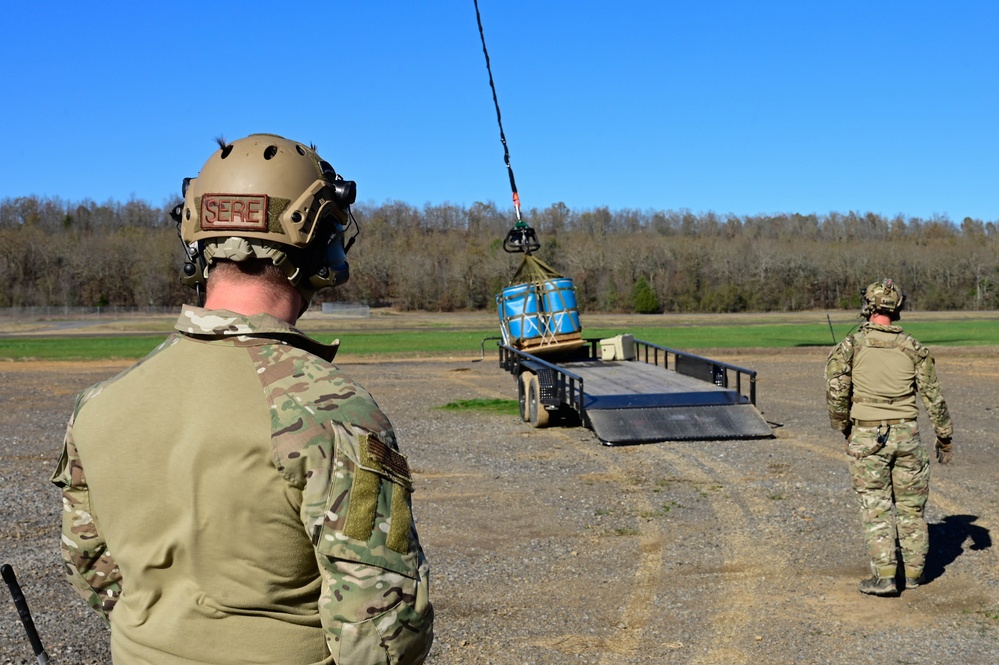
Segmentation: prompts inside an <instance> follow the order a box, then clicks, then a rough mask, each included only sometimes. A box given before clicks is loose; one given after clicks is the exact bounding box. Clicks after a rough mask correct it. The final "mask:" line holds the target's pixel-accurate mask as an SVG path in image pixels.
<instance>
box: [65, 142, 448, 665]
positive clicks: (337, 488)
mask: <svg viewBox="0 0 999 665" xmlns="http://www.w3.org/2000/svg"><path fill="white" fill-rule="evenodd" d="M219 144H220V145H219V149H218V150H217V151H215V153H214V154H213V155H212V156H211V157H210V158H209V160H208V161H207V162H206V163H205V165H204V167H202V169H201V172H200V174H199V175H198V177H197V178H195V179H188V180H185V181H184V188H183V193H184V204H183V206H179V207H178V208H177V209H175V211H174V214H175V218H176V220H177V222H178V225H179V227H180V228H179V230H180V235H181V238H182V239H183V241H184V247H185V251H186V252H187V258H188V262H187V263H186V265H185V268H184V279H185V283H188V284H189V285H192V286H194V285H198V286H201V285H204V286H205V287H206V297H205V303H204V307H190V306H185V307H184V308H183V310H182V311H181V313H180V317H179V319H178V321H177V324H176V331H175V332H174V333H173V334H172V335H171V336H170V337H168V338H167V340H166V341H165V342H163V344H161V345H160V346H159V347H158V348H156V349H155V350H153V351H152V352H151V353H150V354H149V355H148V356H146V357H145V358H144V359H143V360H142V361H140V362H139V363H138V364H136V365H134V366H132V367H131V368H129V369H127V370H125V371H124V372H122V373H121V374H119V375H118V376H116V377H114V378H112V379H109V380H108V381H104V382H102V383H99V384H97V385H96V386H94V387H92V388H90V389H89V390H87V391H85V392H83V393H82V394H81V395H80V397H79V398H78V399H77V402H76V408H75V409H74V412H73V416H72V418H71V419H70V423H69V427H68V430H67V432H66V439H65V450H64V452H63V456H62V459H61V461H60V463H59V465H58V468H57V469H56V472H55V474H54V475H53V478H52V480H53V481H54V482H55V483H56V484H57V485H58V486H60V487H61V488H62V489H63V531H62V554H63V559H64V560H65V562H66V569H67V572H68V574H69V580H70V582H71V583H72V584H73V586H74V587H76V589H77V591H78V592H79V593H80V594H81V595H82V596H83V597H84V598H85V599H86V600H87V602H88V603H89V604H90V606H91V607H92V608H93V609H94V610H96V611H97V612H98V613H99V614H100V615H101V616H102V617H104V618H105V620H107V621H108V622H109V624H110V626H111V657H112V659H113V660H114V662H115V663H120V664H126V665H127V664H133V663H143V664H145V665H191V664H194V663H212V664H213V665H247V664H249V663H261V664H265V663H267V664H274V665H277V664H281V665H317V664H320V663H321V664H323V665H333V664H336V665H351V664H354V665H415V664H417V663H422V662H423V660H424V659H425V658H426V656H427V652H428V651H429V649H430V645H431V641H432V639H433V616H434V614H433V608H432V606H431V604H430V601H429V595H428V594H429V586H428V585H429V578H428V568H427V563H426V560H425V558H424V556H423V550H422V549H421V547H420V541H419V539H418V537H417V534H416V529H415V526H414V520H413V515H412V501H411V493H412V491H413V480H412V475H411V473H410V469H409V465H408V463H407V461H406V458H405V457H404V456H403V455H402V454H401V453H400V452H399V449H398V445H397V443H396V437H395V433H394V431H393V429H392V425H391V424H390V423H389V421H388V419H387V418H386V417H385V414H384V413H382V411H381V410H380V409H379V408H378V406H377V405H376V404H375V402H374V400H373V399H372V398H371V395H369V394H368V393H367V392H366V391H365V390H364V389H363V388H361V387H360V386H359V385H357V384H356V383H354V382H353V381H351V380H350V379H349V378H348V377H347V376H345V375H344V374H343V373H342V372H340V370H339V369H337V368H336V367H335V366H334V365H333V364H332V363H331V360H332V358H333V354H334V353H335V352H336V346H335V344H334V345H330V346H327V345H324V344H321V343H319V342H318V341H316V340H313V339H310V338H309V337H306V336H305V335H304V334H303V333H302V332H301V331H299V330H298V329H297V328H295V327H294V324H295V323H296V321H297V320H298V318H299V316H301V314H302V313H303V312H304V311H305V310H306V308H307V307H308V306H309V303H310V301H311V299H312V296H313V295H314V294H315V293H316V292H317V291H319V290H321V289H324V288H329V287H333V286H336V285H337V284H340V283H342V282H344V281H345V280H346V279H347V275H348V272H347V263H346V260H345V253H346V250H347V249H348V248H349V246H350V243H349V242H348V243H347V244H346V246H345V245H344V233H345V228H349V227H350V226H351V224H353V217H352V216H351V214H350V204H352V203H353V202H354V199H355V197H356V189H355V185H354V183H353V182H352V181H349V180H344V179H343V178H341V177H340V176H339V175H337V173H336V172H335V171H334V170H333V167H332V166H330V165H329V163H327V162H326V161H324V160H322V159H321V158H320V157H319V155H318V154H316V151H315V148H314V147H312V146H310V145H309V144H304V143H298V142H295V141H289V140H287V139H284V138H281V137H280V136H274V135H272V134H254V135H252V136H249V137H247V138H245V139H240V140H238V141H234V142H232V143H227V142H225V141H223V140H220V141H219Z"/></svg>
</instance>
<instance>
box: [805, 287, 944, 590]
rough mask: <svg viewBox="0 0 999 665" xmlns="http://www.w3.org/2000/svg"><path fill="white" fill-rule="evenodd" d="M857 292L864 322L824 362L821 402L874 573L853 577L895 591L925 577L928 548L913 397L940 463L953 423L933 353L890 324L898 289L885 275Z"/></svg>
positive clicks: (925, 458)
mask: <svg viewBox="0 0 999 665" xmlns="http://www.w3.org/2000/svg"><path fill="white" fill-rule="evenodd" d="M862 297H863V301H864V305H863V310H862V311H861V316H862V317H864V318H866V319H867V321H866V322H865V323H862V324H861V325H860V327H859V329H858V330H857V331H856V332H854V333H852V334H850V335H847V337H846V338H845V339H844V340H843V341H842V342H840V343H839V344H838V345H837V346H836V347H835V348H834V349H833V350H832V352H831V353H830V354H829V358H828V360H827V361H826V370H825V375H826V401H827V405H828V408H829V423H830V425H831V426H832V428H833V429H834V430H837V431H839V432H842V433H843V435H844V436H845V437H846V452H847V454H848V455H849V460H850V462H849V463H850V477H851V480H852V483H853V488H854V490H855V491H856V493H857V497H858V499H859V501H860V515H861V520H862V523H863V530H864V542H865V544H866V546H867V552H868V555H869V556H870V562H871V573H872V575H871V577H870V578H867V579H865V580H863V581H862V582H861V583H860V591H861V592H863V593H866V594H872V595H875V596H894V595H897V594H898V593H899V591H901V588H900V587H899V581H900V580H901V579H904V585H905V586H904V588H905V589H913V588H915V587H917V586H919V585H920V584H922V583H923V581H924V580H923V571H924V568H925V565H926V555H927V553H928V551H929V533H928V528H927V525H926V518H925V516H924V509H925V507H926V499H927V497H928V496H929V489H930V459H929V454H928V452H927V450H926V448H925V446H924V445H923V443H922V441H921V440H920V436H919V429H918V426H917V423H916V419H917V417H918V415H919V409H918V406H917V399H916V396H917V395H919V397H920V398H921V399H922V401H923V404H924V405H925V407H926V411H927V414H928V415H929V418H930V422H931V423H932V424H933V429H934V430H935V433H936V445H935V449H936V457H937V461H938V462H940V463H941V464H947V463H949V462H950V460H951V456H952V454H953V453H952V443H951V436H952V435H953V432H954V428H953V425H952V423H951V419H950V414H949V413H948V411H947V403H946V402H945V401H944V398H943V394H942V392H941V389H940V382H939V381H938V380H937V373H936V368H935V365H934V362H933V356H932V355H931V354H930V351H929V349H927V348H926V347H925V346H923V345H922V344H920V343H919V342H918V341H916V340H915V339H914V338H913V337H912V336H911V335H908V334H906V333H905V332H904V331H903V330H902V328H901V327H900V326H899V325H897V321H898V319H899V316H900V312H901V311H902V307H903V305H904V302H905V297H904V295H903V294H902V291H901V289H899V287H898V286H897V285H896V284H895V283H894V282H893V281H892V280H891V279H884V280H881V281H879V282H874V283H873V284H871V285H869V286H868V287H867V288H866V289H865V290H864V291H863V293H862ZM896 542H897V548H898V551H899V552H901V558H902V561H901V562H899V561H898V560H897V555H896ZM900 563H901V569H900V568H899V564H900Z"/></svg>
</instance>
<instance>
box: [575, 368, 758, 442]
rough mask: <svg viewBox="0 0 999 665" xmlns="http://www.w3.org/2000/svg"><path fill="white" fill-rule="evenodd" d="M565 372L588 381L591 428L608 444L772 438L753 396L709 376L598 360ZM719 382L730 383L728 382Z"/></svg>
mask: <svg viewBox="0 0 999 665" xmlns="http://www.w3.org/2000/svg"><path fill="white" fill-rule="evenodd" d="M710 362H712V363H713V364H715V365H717V363H716V362H715V361H710ZM688 364H689V360H688ZM565 368H566V369H567V370H569V371H571V372H574V373H576V374H579V375H580V376H582V377H584V379H585V382H586V391H585V394H584V396H583V406H584V409H585V413H586V417H587V419H588V420H589V423H588V424H589V426H590V428H591V429H592V430H593V432H594V434H596V435H597V438H598V439H600V441H601V442H602V443H604V444H606V445H622V444H630V443H653V442H657V441H693V440H719V439H754V438H765V437H771V436H773V431H772V429H771V427H770V425H769V424H767V422H766V421H765V420H764V419H763V416H762V415H761V414H760V412H759V411H757V409H756V406H755V405H754V404H753V403H752V402H751V400H750V398H749V397H747V396H745V395H743V394H741V392H740V391H739V390H734V389H731V388H729V387H727V386H726V385H718V384H717V383H714V382H711V381H710V380H706V377H710V376H712V372H711V371H706V370H704V369H701V368H698V369H697V371H693V372H691V373H690V374H680V373H678V372H675V371H666V370H664V369H663V368H662V367H657V366H655V365H650V364H647V363H644V362H635V361H631V362H602V361H600V360H596V359H593V360H586V361H582V362H569V363H566V364H565ZM705 374H706V377H704V376H703V375H705ZM718 382H719V383H722V384H725V383H727V382H726V381H724V377H722V378H721V379H719V381H718Z"/></svg>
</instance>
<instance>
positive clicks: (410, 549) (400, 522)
mask: <svg viewBox="0 0 999 665" xmlns="http://www.w3.org/2000/svg"><path fill="white" fill-rule="evenodd" d="M334 429H335V432H336V440H337V441H336V450H335V453H334V459H333V474H332V475H333V478H332V482H331V484H330V489H329V495H328V497H327V501H326V510H325V512H324V516H323V523H322V526H321V527H320V529H319V533H318V538H317V542H316V551H317V552H319V553H320V554H323V555H326V556H329V557H332V558H334V559H341V560H344V561H354V562H357V563H361V564H366V565H371V566H376V567H378V568H383V569H385V570H391V571H393V572H396V573H399V574H400V575H405V576H407V577H411V578H413V579H416V578H417V566H418V561H417V559H418V556H417V552H418V544H417V541H416V537H415V535H414V533H413V532H414V529H413V512H412V491H413V478H412V474H411V473H410V470H409V463H408V462H407V460H406V457H405V456H404V455H402V453H400V452H399V451H398V450H396V449H395V448H394V447H393V446H391V445H389V443H387V442H386V441H385V440H384V437H382V436H379V435H376V434H374V433H371V432H368V431H364V430H361V429H360V428H356V427H355V428H350V429H348V427H343V426H341V427H336V426H335V427H334Z"/></svg>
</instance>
